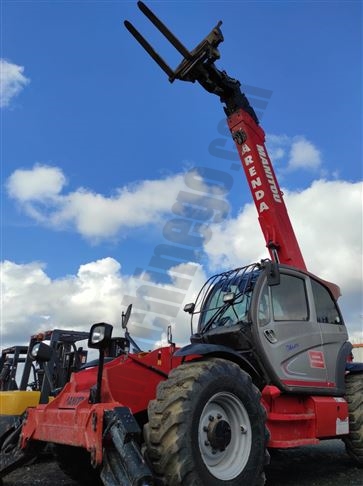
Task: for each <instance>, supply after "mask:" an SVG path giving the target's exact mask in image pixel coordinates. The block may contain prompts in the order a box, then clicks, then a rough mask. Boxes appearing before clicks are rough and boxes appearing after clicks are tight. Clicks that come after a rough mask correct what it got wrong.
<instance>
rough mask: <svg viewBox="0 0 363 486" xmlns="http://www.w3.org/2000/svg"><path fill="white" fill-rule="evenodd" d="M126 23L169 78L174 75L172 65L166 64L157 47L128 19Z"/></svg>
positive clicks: (127, 27)
mask: <svg viewBox="0 0 363 486" xmlns="http://www.w3.org/2000/svg"><path fill="white" fill-rule="evenodd" d="M124 25H125V27H126V29H127V30H128V31H129V32H130V34H132V35H133V36H134V37H135V39H136V40H137V41H138V42H139V43H140V44H141V45H142V47H143V48H144V49H145V51H146V52H148V54H149V55H150V56H151V57H152V58H153V59H154V61H155V62H156V63H157V64H158V65H159V66H160V67H161V69H162V70H163V71H164V72H165V73H166V74H167V75H168V76H169V78H171V77H173V76H174V71H173V70H172V69H171V67H170V66H168V65H167V64H166V62H165V61H164V59H163V58H162V57H161V56H159V54H158V53H157V52H156V51H155V49H154V48H153V47H152V46H151V45H150V44H149V43H148V41H147V40H146V39H145V37H143V36H142V35H141V34H140V32H139V31H138V30H136V29H135V27H134V26H133V25H132V24H131V23H130V22H129V21H128V20H125V22H124Z"/></svg>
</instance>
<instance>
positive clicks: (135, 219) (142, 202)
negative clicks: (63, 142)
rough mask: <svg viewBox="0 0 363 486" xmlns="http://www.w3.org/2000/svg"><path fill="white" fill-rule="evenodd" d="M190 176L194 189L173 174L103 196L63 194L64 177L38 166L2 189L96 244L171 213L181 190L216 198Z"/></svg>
mask: <svg viewBox="0 0 363 486" xmlns="http://www.w3.org/2000/svg"><path fill="white" fill-rule="evenodd" d="M191 174H194V175H195V177H193V182H194V184H193V188H192V189H191V188H190V187H187V185H186V182H185V174H177V175H173V176H169V177H166V178H165V179H160V180H146V181H142V182H139V183H137V184H133V185H129V186H126V187H122V188H118V189H117V190H116V191H115V194H114V195H112V196H109V197H107V196H104V195H102V194H98V193H94V192H92V191H91V190H89V189H85V188H79V189H77V190H76V191H73V192H69V193H64V192H62V191H63V189H64V186H65V183H66V177H65V176H64V174H63V173H62V171H61V169H59V168H58V167H49V166H46V165H40V164H37V165H35V166H34V167H33V168H32V169H26V170H25V169H19V170H16V171H15V172H14V173H13V174H11V176H10V177H9V178H8V180H7V183H6V186H7V191H8V195H9V196H10V197H11V198H13V199H14V200H16V201H17V202H18V203H19V205H20V207H21V208H22V209H23V210H24V211H25V212H26V213H27V214H28V215H29V216H30V217H32V218H33V219H35V220H36V221H37V222H40V223H42V224H44V225H47V226H50V227H52V228H55V229H63V228H66V227H71V228H74V229H75V230H76V231H77V232H78V233H79V234H81V235H82V236H83V237H85V238H87V239H90V240H92V241H100V240H102V239H108V238H112V237H115V236H117V235H118V234H119V233H120V232H121V230H123V229H125V228H136V227H140V226H144V225H147V224H151V223H152V224H155V223H158V222H160V221H161V220H162V218H163V216H164V215H165V214H166V213H171V209H172V207H173V205H174V203H175V202H176V200H177V196H178V194H179V192H180V191H182V190H184V191H185V190H187V191H188V192H189V193H194V194H197V195H198V197H199V196H200V197H201V198H203V197H204V196H205V195H206V194H209V195H213V194H217V195H218V191H219V189H218V186H216V185H215V186H209V185H208V186H207V185H206V184H205V183H204V181H203V179H202V178H200V177H199V176H197V173H196V172H195V173H194V172H193V171H189V172H188V175H189V176H190V175H191Z"/></svg>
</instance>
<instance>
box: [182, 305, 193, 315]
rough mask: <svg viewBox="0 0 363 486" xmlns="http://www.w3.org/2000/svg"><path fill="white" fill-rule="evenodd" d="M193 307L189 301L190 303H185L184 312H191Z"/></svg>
mask: <svg viewBox="0 0 363 486" xmlns="http://www.w3.org/2000/svg"><path fill="white" fill-rule="evenodd" d="M194 309H195V304H194V303H193V302H191V303H190V304H185V306H184V312H187V313H188V314H193V312H194Z"/></svg>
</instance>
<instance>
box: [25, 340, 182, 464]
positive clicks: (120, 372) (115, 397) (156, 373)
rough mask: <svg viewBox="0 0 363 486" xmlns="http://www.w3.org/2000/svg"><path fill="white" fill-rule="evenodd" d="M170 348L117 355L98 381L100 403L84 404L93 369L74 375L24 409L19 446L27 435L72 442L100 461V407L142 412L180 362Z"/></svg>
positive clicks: (91, 381)
mask: <svg viewBox="0 0 363 486" xmlns="http://www.w3.org/2000/svg"><path fill="white" fill-rule="evenodd" d="M174 351H175V348H174V347H173V346H170V347H167V348H161V349H158V350H155V351H152V352H150V353H141V354H138V355H135V354H131V355H129V356H128V357H126V356H121V357H118V358H115V359H114V360H112V361H111V362H109V363H107V364H106V365H105V367H104V373H103V379H102V394H101V401H102V403H97V404H92V403H89V397H90V388H91V387H93V386H94V385H95V384H96V381H97V368H96V367H92V368H89V369H86V370H83V371H81V372H79V373H74V374H73V375H72V376H71V380H70V382H69V383H67V384H66V385H65V387H64V388H63V390H62V392H61V393H60V394H59V395H58V396H57V397H55V398H54V400H52V401H51V402H49V403H48V404H47V405H39V406H38V407H36V408H30V409H28V417H27V419H26V422H24V425H23V429H22V437H21V447H25V446H26V445H27V442H28V441H29V440H32V439H34V440H41V441H45V442H54V443H58V444H68V445H70V444H72V445H74V446H79V447H83V448H85V449H87V450H88V451H89V452H90V453H91V460H92V463H93V464H94V465H95V464H101V462H102V432H103V415H104V411H105V410H112V409H113V408H115V407H121V406H126V407H129V408H130V409H131V411H132V413H133V414H136V413H138V412H141V411H145V410H146V409H147V406H148V403H149V401H150V400H152V399H153V398H154V397H155V395H156V387H157V385H158V383H159V382H160V381H162V380H165V379H166V377H167V374H168V373H169V371H170V369H171V368H172V367H176V366H178V365H179V364H180V362H181V358H175V357H173V356H172V354H173V352H174ZM160 372H161V373H160ZM162 373H164V374H165V375H164V376H163V375H162ZM111 390H112V391H111Z"/></svg>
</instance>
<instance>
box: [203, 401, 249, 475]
mask: <svg viewBox="0 0 363 486" xmlns="http://www.w3.org/2000/svg"><path fill="white" fill-rule="evenodd" d="M198 441H199V449H200V452H201V456H202V459H203V462H204V464H205V465H206V467H207V469H208V470H209V472H210V473H211V474H212V475H213V476H214V477H215V478H217V479H220V480H224V481H228V480H231V479H233V478H236V477H237V476H238V475H239V474H240V473H241V472H242V471H243V469H244V468H245V466H246V464H247V461H248V458H249V455H250V451H251V445H252V429H251V423H250V420H249V417H248V413H247V411H246V409H245V407H244V405H243V403H242V402H241V401H240V400H239V399H238V398H237V397H236V396H235V395H233V394H232V393H228V392H220V393H217V394H215V395H213V397H212V398H210V400H209V401H208V402H207V403H206V405H205V407H204V409H203V412H202V414H201V417H200V421H199V429H198Z"/></svg>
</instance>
